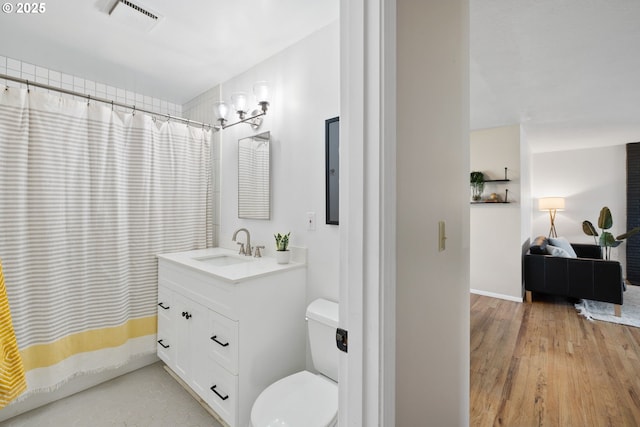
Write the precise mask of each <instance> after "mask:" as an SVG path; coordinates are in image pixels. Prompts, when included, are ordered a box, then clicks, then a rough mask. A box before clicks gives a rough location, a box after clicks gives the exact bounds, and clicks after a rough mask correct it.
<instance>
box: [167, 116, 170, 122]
mask: <svg viewBox="0 0 640 427" xmlns="http://www.w3.org/2000/svg"><path fill="white" fill-rule="evenodd" d="M170 121H171V114H167V123H169V122H170Z"/></svg>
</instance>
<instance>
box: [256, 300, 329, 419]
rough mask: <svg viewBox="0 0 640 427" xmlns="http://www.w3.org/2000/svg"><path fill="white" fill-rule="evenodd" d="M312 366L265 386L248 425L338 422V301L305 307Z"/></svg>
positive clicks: (322, 301) (323, 301) (315, 302)
mask: <svg viewBox="0 0 640 427" xmlns="http://www.w3.org/2000/svg"><path fill="white" fill-rule="evenodd" d="M307 321H308V324H307V326H308V328H309V343H310V344H311V358H312V360H313V364H314V367H315V368H316V369H317V370H318V371H319V372H320V373H319V374H314V373H312V372H309V371H301V372H297V373H295V374H293V375H289V376H288V377H285V378H282V379H281V380H278V381H276V382H275V383H273V384H271V385H270V386H269V387H267V388H266V389H265V390H264V391H263V392H262V393H260V395H259V396H258V398H257V399H256V401H255V402H254V404H253V408H252V409H251V427H332V426H336V425H337V422H338V383H337V379H338V361H339V356H338V349H337V348H336V344H335V330H336V328H337V327H338V304H337V303H334V302H331V301H327V300H324V299H317V300H315V301H313V302H312V303H311V304H309V307H308V308H307Z"/></svg>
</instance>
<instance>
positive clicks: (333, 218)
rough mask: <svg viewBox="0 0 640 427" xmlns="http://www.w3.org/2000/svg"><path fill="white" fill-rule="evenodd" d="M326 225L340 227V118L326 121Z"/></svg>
mask: <svg viewBox="0 0 640 427" xmlns="http://www.w3.org/2000/svg"><path fill="white" fill-rule="evenodd" d="M324 134H325V150H326V154H325V157H326V159H325V161H326V166H325V177H326V184H325V185H326V192H327V195H326V209H327V212H326V216H325V218H326V223H327V224H335V225H338V215H339V212H340V209H339V199H340V197H339V182H340V157H339V154H338V152H339V149H340V118H339V117H334V118H332V119H328V120H325V125H324Z"/></svg>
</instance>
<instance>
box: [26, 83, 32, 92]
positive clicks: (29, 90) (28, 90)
mask: <svg viewBox="0 0 640 427" xmlns="http://www.w3.org/2000/svg"><path fill="white" fill-rule="evenodd" d="M25 81H26V82H27V93H31V89H30V88H29V80H25Z"/></svg>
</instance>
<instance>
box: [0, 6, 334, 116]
mask: <svg viewBox="0 0 640 427" xmlns="http://www.w3.org/2000/svg"><path fill="white" fill-rule="evenodd" d="M129 1H130V2H131V3H135V4H137V5H139V6H141V7H143V8H145V9H148V10H149V11H151V12H154V13H155V14H156V15H158V16H160V19H159V20H158V21H157V23H156V24H155V26H154V27H153V28H152V29H151V30H149V31H148V30H147V23H149V22H150V23H153V22H154V21H153V20H151V19H149V18H147V17H145V15H142V14H140V13H138V12H133V10H132V9H131V8H130V7H128V6H125V5H123V4H119V5H118V6H117V7H116V8H115V10H114V13H113V14H112V15H109V10H110V9H111V8H112V6H113V5H114V4H115V3H116V0H64V1H52V2H45V5H46V10H45V13H43V14H30V15H24V14H22V15H20V14H17V13H15V11H14V13H11V14H8V13H0V40H1V41H2V42H1V43H0V55H3V56H7V57H10V58H14V59H18V60H21V61H24V62H29V63H33V64H36V65H39V66H42V67H46V68H49V69H52V70H56V71H61V72H64V73H68V74H73V75H76V76H82V77H84V78H86V79H89V80H94V81H97V82H101V83H105V84H109V85H112V86H116V87H120V88H125V89H128V90H131V91H133V92H136V93H143V94H145V95H150V96H154V97H158V98H161V99H165V100H168V101H171V102H174V103H177V104H183V103H185V102H187V101H189V100H191V99H193V98H194V97H195V96H197V95H199V94H201V93H202V92H204V91H206V90H208V89H210V88H211V87H213V86H215V85H216V84H218V83H221V82H224V81H226V80H228V79H230V78H231V77H233V76H235V75H237V74H239V73H241V72H243V71H245V70H247V69H249V68H250V67H251V66H253V65H255V64H256V63H258V62H260V61H262V60H264V59H267V58H269V57H270V56H272V55H274V54H275V53H277V52H279V51H281V50H283V49H284V48H286V47H288V46H290V45H292V44H294V43H295V42H297V41H299V40H301V39H303V38H304V37H306V36H308V35H309V34H311V33H313V32H315V31H316V30H318V29H320V28H322V27H324V26H326V25H328V24H330V23H332V22H334V21H336V20H337V19H338V17H339V2H338V0H329V1H326V0H322V1H321V0H250V1H228V0H189V1H176V0H129ZM11 3H15V2H11ZM127 11H128V13H123V12H127ZM132 12H133V13H132ZM129 15H131V16H129ZM127 18H129V19H127Z"/></svg>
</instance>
